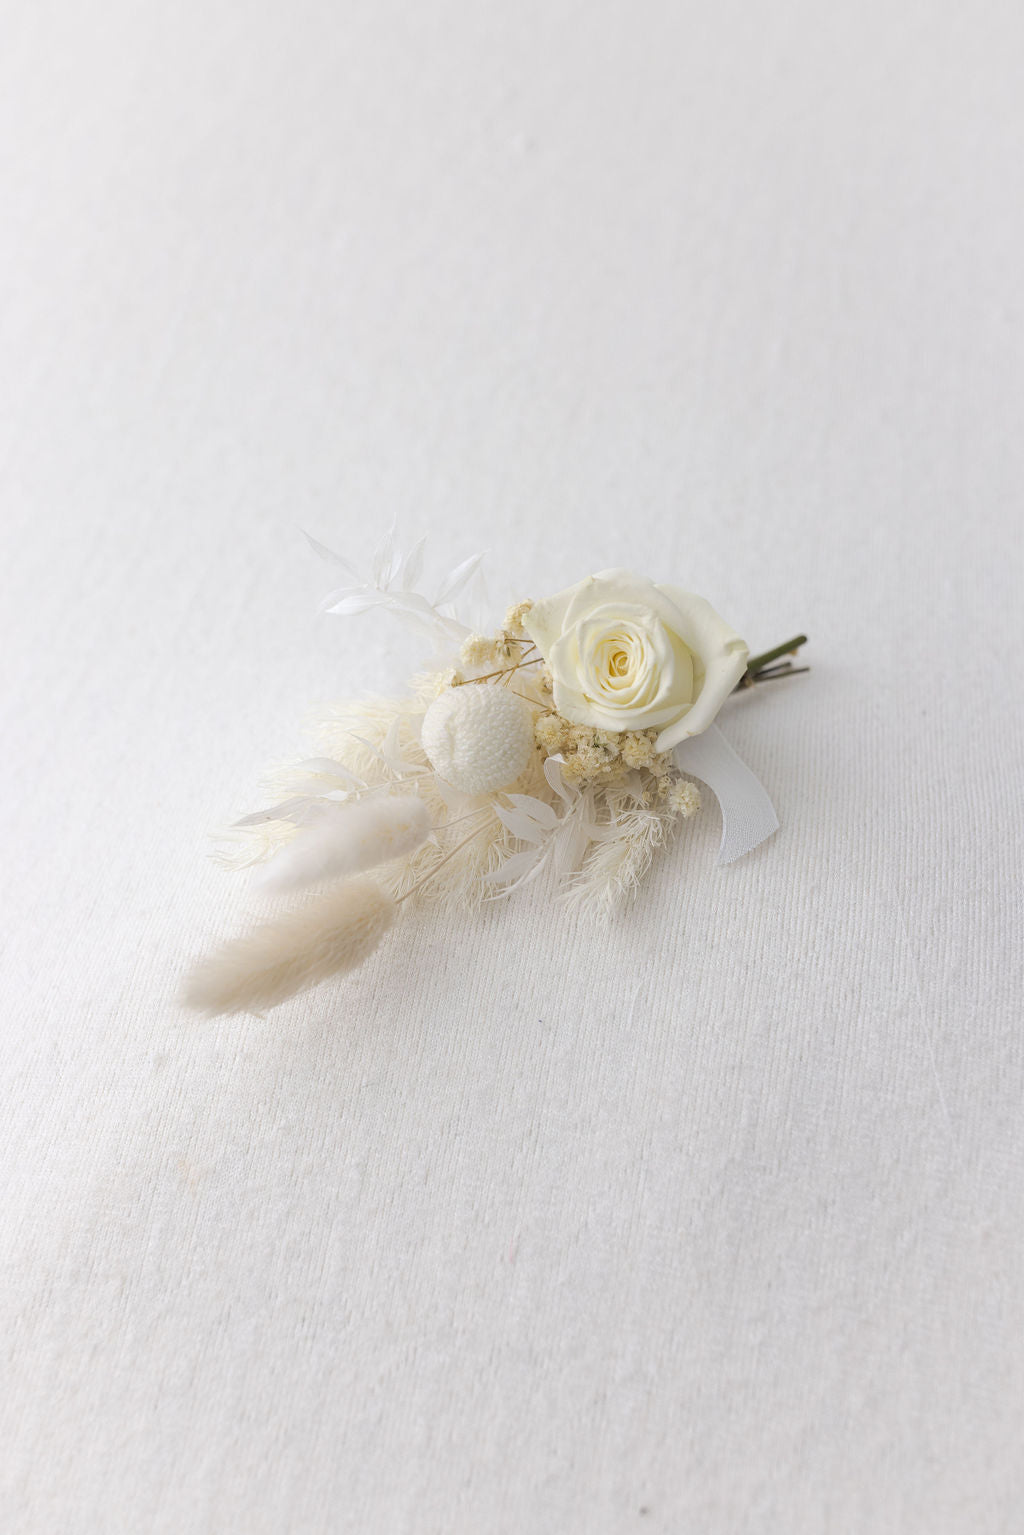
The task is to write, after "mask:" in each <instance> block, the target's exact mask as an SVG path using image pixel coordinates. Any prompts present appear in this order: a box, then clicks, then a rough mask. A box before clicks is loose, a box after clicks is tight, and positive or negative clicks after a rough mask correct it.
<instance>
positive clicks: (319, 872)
mask: <svg viewBox="0 0 1024 1535" xmlns="http://www.w3.org/2000/svg"><path fill="white" fill-rule="evenodd" d="M429 835H430V812H429V810H428V809H427V807H426V805H425V804H424V803H423V801H422V800H421V799H420V798H419V797H418V796H417V795H414V794H401V795H399V794H387V795H384V796H382V797H379V798H375V797H370V798H368V799H365V800H354V801H351V802H349V803H345V802H343V803H341V804H338V803H334V802H327V803H324V804H322V805H318V806H315V807H313V811H312V812H311V813H310V814H308V815H307V817H306V819H305V821H304V822H303V824H302V825H301V826H300V827H299V829H298V831H297V832H296V833H295V836H294V837H293V839H292V840H291V842H289V843H287V844H286V845H285V846H284V847H282V848H281V849H280V850H279V852H278V853H277V855H276V857H275V858H274V859H273V861H272V863H270V864H269V866H268V867H267V868H266V869H264V870H261V872H260V874H259V876H258V883H259V884H260V885H261V886H262V888H263V889H264V890H294V889H297V888H298V887H299V886H301V885H315V884H317V883H318V882H319V881H320V880H326V879H343V878H345V877H347V876H349V875H352V874H361V873H362V872H363V871H364V870H365V869H372V868H373V867H374V866H375V865H376V864H379V863H390V862H391V861H392V860H393V859H395V858H408V857H409V855H410V854H412V853H414V852H415V851H416V849H417V848H418V847H420V846H421V844H422V843H424V842H425V841H426V839H427V837H428V836H429Z"/></svg>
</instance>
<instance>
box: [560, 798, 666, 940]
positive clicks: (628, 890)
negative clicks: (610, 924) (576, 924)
mask: <svg viewBox="0 0 1024 1535" xmlns="http://www.w3.org/2000/svg"><path fill="white" fill-rule="evenodd" d="M602 798H603V801H604V807H603V808H604V811H605V814H606V816H607V819H606V820H604V821H602V822H601V823H600V824H598V825H597V826H595V827H593V828H592V829H591V846H590V850H589V851H588V853H587V856H586V858H585V859H584V861H583V864H582V866H581V868H580V869H579V872H578V873H577V874H575V875H574V876H573V878H572V879H571V880H570V881H569V883H568V885H567V887H566V890H565V901H566V904H567V905H568V906H569V907H570V908H571V909H572V910H574V911H579V912H582V913H583V914H584V915H585V916H588V917H592V918H594V919H596V920H597V921H604V922H606V921H607V920H608V919H609V918H610V917H611V916H612V915H613V914H614V913H615V911H616V910H617V909H618V908H619V907H620V906H621V905H622V904H623V903H624V902H626V901H629V900H632V899H633V897H634V896H635V895H636V892H637V889H638V888H639V885H640V881H641V880H642V879H643V877H644V875H645V874H646V873H647V871H648V870H649V868H650V866H651V860H652V859H653V857H654V855H655V853H656V852H657V851H658V849H659V848H661V847H664V845H665V843H666V842H667V841H668V840H669V838H670V837H671V836H672V834H673V832H674V831H675V828H676V826H677V825H678V822H679V816H680V813H679V811H678V810H677V809H675V808H674V807H673V806H672V805H671V804H670V803H668V802H667V801H665V800H660V801H659V800H655V802H654V803H653V804H652V803H649V802H648V801H647V799H646V796H645V794H644V791H643V789H639V788H636V787H633V788H626V789H617V788H616V789H608V790H606V791H605V793H604V795H603V796H602Z"/></svg>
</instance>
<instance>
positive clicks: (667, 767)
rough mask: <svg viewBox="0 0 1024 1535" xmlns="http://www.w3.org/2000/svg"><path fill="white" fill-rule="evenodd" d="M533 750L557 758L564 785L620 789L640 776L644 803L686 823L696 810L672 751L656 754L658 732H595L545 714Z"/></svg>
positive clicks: (691, 787) (695, 796)
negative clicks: (658, 806)
mask: <svg viewBox="0 0 1024 1535" xmlns="http://www.w3.org/2000/svg"><path fill="white" fill-rule="evenodd" d="M533 732H534V736H535V738H536V741H537V745H538V746H539V747H540V749H541V751H542V753H543V754H544V756H546V757H555V756H557V757H559V758H560V759H561V763H562V777H563V779H564V780H565V782H566V783H574V784H581V785H582V784H592V785H594V786H595V787H596V786H599V785H602V784H604V785H618V784H622V783H624V782H625V781H626V780H627V778H628V777H629V775H630V774H633V773H639V774H640V775H641V780H642V784H643V789H642V792H643V794H644V796H645V799H646V802H647V803H648V804H653V803H654V802H655V800H658V801H660V802H661V804H662V805H663V806H664V807H665V808H666V809H667V810H669V811H670V812H671V813H672V814H673V815H678V816H681V817H683V818H684V819H686V818H687V817H689V816H691V815H696V813H697V811H698V810H699V809H700V793H699V791H698V790H697V788H696V787H695V786H694V785H693V784H692V783H690V782H689V780H688V779H685V778H683V777H682V776H681V774H680V773H679V771H678V769H677V768H676V766H675V764H674V762H673V760H672V754H671V753H670V752H659V751H658V749H657V746H656V744H655V743H656V740H657V735H658V732H657V731H656V730H623V731H618V732H616V731H613V730H595V729H594V728H593V726H591V725H573V724H572V723H571V722H570V721H569V720H565V719H563V718H562V717H561V715H560V714H556V713H555V712H554V711H553V710H549V711H547V712H546V713H544V714H541V715H540V716H539V717H538V718H537V720H536V721H535V723H534V727H533Z"/></svg>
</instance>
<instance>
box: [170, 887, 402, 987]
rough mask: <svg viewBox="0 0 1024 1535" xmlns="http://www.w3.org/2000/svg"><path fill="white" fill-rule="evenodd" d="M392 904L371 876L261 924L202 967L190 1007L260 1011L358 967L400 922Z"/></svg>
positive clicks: (198, 969)
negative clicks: (298, 909) (391, 928)
mask: <svg viewBox="0 0 1024 1535" xmlns="http://www.w3.org/2000/svg"><path fill="white" fill-rule="evenodd" d="M396 909H397V908H396V906H395V902H394V901H393V900H392V899H391V897H390V896H389V895H387V894H385V892H384V891H383V890H382V889H381V888H380V886H379V885H377V884H375V883H374V881H373V880H371V879H353V880H349V881H348V883H347V884H344V885H339V886H338V888H337V889H336V890H332V891H331V892H330V893H329V894H328V895H322V896H319V897H318V898H317V899H316V900H314V901H311V902H310V903H309V904H308V905H306V906H304V907H303V908H302V909H301V910H300V911H294V912H289V913H288V915H287V916H284V917H278V918H277V919H276V920H275V921H273V922H264V923H263V924H262V925H261V926H259V927H257V928H255V929H254V930H253V931H252V932H251V933H247V934H246V935H245V936H244V937H242V938H235V939H232V940H231V941H230V942H228V943H226V944H224V945H223V946H222V947H221V948H220V949H219V950H218V951H217V953H215V954H211V955H210V957H209V958H208V959H205V960H203V961H201V962H200V964H198V965H197V966H196V968H195V970H193V972H192V974H191V976H190V977H189V980H188V983H187V985H186V988H185V995H184V999H183V1000H184V1002H185V1005H186V1006H187V1007H193V1008H196V1009H197V1010H198V1011H199V1012H203V1013H206V1014H207V1015H208V1016H213V1015H214V1014H217V1013H263V1012H266V1011H267V1009H268V1008H271V1007H278V1006H279V1005H280V1003H282V1002H286V1001H287V1000H288V998H289V997H294V996H295V995H296V994H297V993H298V992H300V991H307V990H308V989H309V987H311V986H316V985H318V984H319V983H320V982H321V981H325V980H327V979H328V977H329V976H332V975H344V974H346V973H347V972H348V971H350V970H355V969H356V967H357V966H359V965H361V964H362V963H363V961H364V960H366V959H369V957H370V955H371V954H372V953H373V952H374V950H375V949H376V948H377V946H378V944H379V943H380V941H381V939H382V938H383V937H384V934H385V933H386V932H387V930H388V928H389V927H390V926H391V924H392V923H393V922H394V920H395V913H396Z"/></svg>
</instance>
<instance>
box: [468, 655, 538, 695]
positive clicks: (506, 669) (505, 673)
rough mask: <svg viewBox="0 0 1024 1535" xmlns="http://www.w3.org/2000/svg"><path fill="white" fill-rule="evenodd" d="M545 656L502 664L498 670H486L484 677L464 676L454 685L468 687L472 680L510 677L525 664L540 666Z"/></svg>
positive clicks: (488, 680) (487, 680)
mask: <svg viewBox="0 0 1024 1535" xmlns="http://www.w3.org/2000/svg"><path fill="white" fill-rule="evenodd" d="M543 659H544V658H543V656H534V658H533V660H532V661H517V662H516V664H515V666H502V667H500V668H499V669H498V671H496V672H484V674H483V676H482V677H463V679H462V681H461V682H456V683H453V684H452V686H453V687H457V688H468V687H469V685H470V683H471V682H490V680H491V678H492V677H510V676H511V675H512V673H513V672H518V671H521V670H522V668H523V667H524V666H539V665H540V663H541V661H542V660H543Z"/></svg>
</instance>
